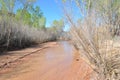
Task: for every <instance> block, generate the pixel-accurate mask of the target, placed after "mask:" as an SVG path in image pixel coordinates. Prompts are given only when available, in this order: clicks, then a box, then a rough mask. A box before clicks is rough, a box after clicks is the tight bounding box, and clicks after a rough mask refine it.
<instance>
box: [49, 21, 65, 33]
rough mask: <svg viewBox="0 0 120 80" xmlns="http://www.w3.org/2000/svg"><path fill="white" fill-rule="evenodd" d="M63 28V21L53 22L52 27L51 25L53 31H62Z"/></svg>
mask: <svg viewBox="0 0 120 80" xmlns="http://www.w3.org/2000/svg"><path fill="white" fill-rule="evenodd" d="M63 27H64V21H63V20H62V19H60V20H54V21H53V23H52V25H51V29H52V30H53V31H62V30H63Z"/></svg>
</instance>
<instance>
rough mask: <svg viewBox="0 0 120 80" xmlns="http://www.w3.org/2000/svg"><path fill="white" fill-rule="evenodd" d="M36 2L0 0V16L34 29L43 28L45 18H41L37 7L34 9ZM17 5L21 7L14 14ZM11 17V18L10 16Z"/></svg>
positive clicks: (32, 0) (41, 14) (29, 0)
mask: <svg viewBox="0 0 120 80" xmlns="http://www.w3.org/2000/svg"><path fill="white" fill-rule="evenodd" d="M35 1H36V0H0V10H1V12H0V14H1V15H0V16H3V15H5V17H7V18H9V17H13V18H14V19H15V20H17V21H21V22H22V23H23V24H25V25H29V26H33V27H36V28H45V24H46V18H45V17H44V16H43V13H42V11H41V10H40V7H39V6H36V7H34V2H35ZM16 2H17V3H19V5H20V4H21V5H22V7H21V8H19V9H17V11H15V12H16V13H14V10H15V9H14V8H15V7H17V5H15V4H16ZM11 15H13V16H11Z"/></svg>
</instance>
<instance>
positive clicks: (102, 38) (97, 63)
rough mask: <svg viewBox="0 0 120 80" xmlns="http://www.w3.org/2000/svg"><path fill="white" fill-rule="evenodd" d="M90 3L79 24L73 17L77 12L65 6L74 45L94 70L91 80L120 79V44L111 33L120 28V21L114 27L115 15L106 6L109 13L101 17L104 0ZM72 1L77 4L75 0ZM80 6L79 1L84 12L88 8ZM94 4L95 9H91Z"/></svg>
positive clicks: (94, 0)
mask: <svg viewBox="0 0 120 80" xmlns="http://www.w3.org/2000/svg"><path fill="white" fill-rule="evenodd" d="M76 1H80V0H76ZM85 1H87V0H85ZM88 1H89V2H90V3H92V4H90V3H89V4H88V12H87V13H86V12H85V13H86V15H85V17H84V18H83V20H82V21H81V22H80V23H79V24H78V23H76V21H75V20H74V18H73V17H74V15H75V14H71V12H72V11H74V10H72V8H71V7H72V6H71V5H70V6H71V7H69V8H71V9H68V8H67V7H66V6H64V7H63V10H64V14H65V17H66V20H67V21H68V23H69V25H70V27H71V30H70V34H71V37H72V41H73V45H74V46H75V47H76V49H77V50H79V52H80V55H81V56H82V58H83V59H84V60H85V61H86V62H87V63H88V64H89V65H90V67H91V69H93V74H91V80H120V43H119V41H115V40H114V37H113V34H112V33H111V31H110V29H113V28H114V26H116V25H119V23H117V22H119V19H116V24H115V25H114V24H113V23H114V21H113V19H112V18H113V16H111V15H112V14H113V13H114V12H112V10H109V9H108V7H106V6H105V7H104V5H103V6H102V8H103V9H104V10H105V11H106V12H103V13H102V14H99V13H100V12H99V11H98V10H99V9H98V7H99V8H101V7H100V6H101V4H100V0H88ZM68 2H70V3H73V2H74V1H72V2H71V1H68ZM80 3H81V2H77V5H78V6H77V7H78V8H80V11H81V12H84V11H83V9H85V8H83V6H81V4H80ZM90 5H91V6H93V8H90V7H91V6H90ZM98 5H99V6H98ZM96 8H97V9H98V10H96ZM107 10H108V11H107ZM85 13H83V15H84V14H85ZM100 20H101V21H100ZM116 44H118V45H116Z"/></svg>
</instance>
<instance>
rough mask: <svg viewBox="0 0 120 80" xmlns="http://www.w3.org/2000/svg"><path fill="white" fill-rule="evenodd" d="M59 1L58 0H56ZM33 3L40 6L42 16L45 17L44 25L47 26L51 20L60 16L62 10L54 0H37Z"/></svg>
mask: <svg viewBox="0 0 120 80" xmlns="http://www.w3.org/2000/svg"><path fill="white" fill-rule="evenodd" d="M57 1H60V0H57ZM35 5H37V6H40V8H41V10H42V12H43V14H44V16H45V17H46V20H47V21H46V26H47V27H49V26H50V25H51V23H52V21H53V20H59V19H61V18H62V16H63V15H62V10H61V9H60V6H59V4H58V3H57V2H56V1H55V0H37V2H36V3H35Z"/></svg>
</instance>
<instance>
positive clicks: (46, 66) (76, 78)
mask: <svg viewBox="0 0 120 80" xmlns="http://www.w3.org/2000/svg"><path fill="white" fill-rule="evenodd" d="M44 47H47V48H45V49H41V48H40V47H37V48H38V49H39V48H40V49H41V50H39V51H37V52H35V53H33V54H31V55H28V56H25V57H24V58H21V59H19V60H17V61H15V62H13V63H10V65H9V66H8V67H5V68H2V69H1V70H0V80H89V79H90V74H91V72H92V71H91V69H90V67H89V66H88V65H87V64H86V63H85V61H84V60H82V58H80V57H79V53H77V52H76V51H75V50H74V48H73V47H72V46H71V45H70V44H69V43H67V42H59V43H58V42H51V43H47V44H45V46H44ZM27 50H29V49H27ZM30 50H31V51H32V49H30ZM33 50H34V48H33ZM25 51H26V50H21V51H19V54H20V53H24V52H25ZM28 52H29V51H28ZM16 53H17V51H16Z"/></svg>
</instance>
